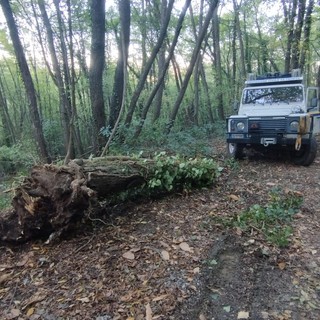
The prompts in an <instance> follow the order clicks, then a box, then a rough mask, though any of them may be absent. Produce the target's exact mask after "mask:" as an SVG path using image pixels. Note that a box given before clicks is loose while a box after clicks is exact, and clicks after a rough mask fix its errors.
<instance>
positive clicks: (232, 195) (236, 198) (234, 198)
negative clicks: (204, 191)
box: [229, 194, 240, 201]
mask: <svg viewBox="0 0 320 320" xmlns="http://www.w3.org/2000/svg"><path fill="white" fill-rule="evenodd" d="M229 198H230V199H231V200H234V201H239V200H240V197H238V196H236V195H235V194H230V195H229Z"/></svg>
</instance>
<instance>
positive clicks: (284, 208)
mask: <svg viewBox="0 0 320 320" xmlns="http://www.w3.org/2000/svg"><path fill="white" fill-rule="evenodd" d="M302 202H303V197H302V196H301V195H300V194H298V193H296V192H293V191H290V192H281V190H279V189H274V190H272V191H271V193H270V199H269V201H268V203H267V204H266V205H260V204H254V205H253V206H251V207H250V208H248V209H247V210H245V211H243V212H242V213H240V214H239V215H237V216H235V217H233V218H232V219H231V220H229V221H224V225H226V226H228V227H237V228H240V229H241V230H242V231H243V232H244V233H248V234H251V232H252V231H253V232H257V231H258V232H259V233H260V234H262V235H263V237H264V238H265V240H267V241H268V242H270V243H272V244H274V245H276V246H278V247H285V246H287V245H288V244H289V242H290V236H291V235H292V231H293V229H292V226H291V222H292V219H293V216H294V215H295V214H296V213H297V212H299V209H300V207H301V205H302Z"/></svg>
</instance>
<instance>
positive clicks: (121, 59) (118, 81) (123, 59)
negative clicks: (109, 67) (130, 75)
mask: <svg viewBox="0 0 320 320" xmlns="http://www.w3.org/2000/svg"><path fill="white" fill-rule="evenodd" d="M119 12H120V21H121V35H120V43H119V45H118V47H119V50H118V52H119V53H118V62H117V67H116V71H115V75H114V84H113V91H112V98H111V104H110V118H109V129H113V128H114V125H115V123H116V121H117V119H118V117H119V112H120V108H121V105H122V103H123V101H122V99H123V88H124V85H125V84H124V77H125V75H124V70H126V65H127V57H128V51H129V44H130V12H131V10H130V0H120V1H119Z"/></svg>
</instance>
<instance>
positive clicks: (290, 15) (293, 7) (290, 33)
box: [281, 0, 298, 73]
mask: <svg viewBox="0 0 320 320" xmlns="http://www.w3.org/2000/svg"><path fill="white" fill-rule="evenodd" d="M281 2H282V6H283V13H284V19H285V25H286V26H287V43H286V51H285V64H284V72H285V73H288V72H290V67H291V50H292V43H293V41H294V19H295V17H296V15H297V5H298V0H293V1H292V2H289V7H287V4H286V1H285V0H281Z"/></svg>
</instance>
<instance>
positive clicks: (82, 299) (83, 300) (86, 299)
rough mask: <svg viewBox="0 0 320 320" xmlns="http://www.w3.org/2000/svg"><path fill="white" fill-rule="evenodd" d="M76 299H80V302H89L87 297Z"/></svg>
mask: <svg viewBox="0 0 320 320" xmlns="http://www.w3.org/2000/svg"><path fill="white" fill-rule="evenodd" d="M76 300H78V301H81V302H83V303H88V302H90V299H89V298H88V297H84V298H78V299H76Z"/></svg>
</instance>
